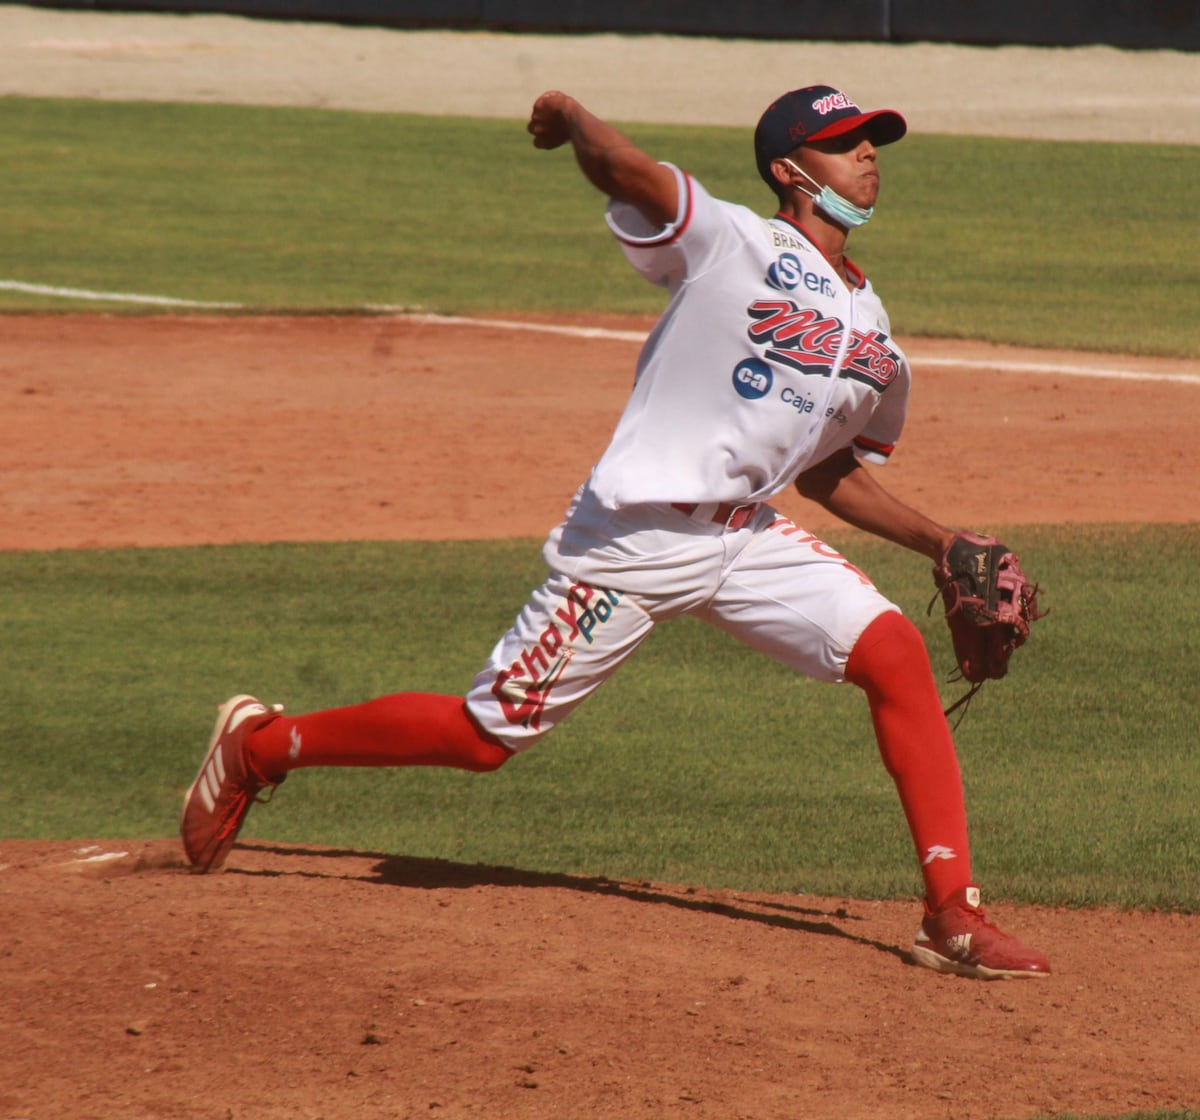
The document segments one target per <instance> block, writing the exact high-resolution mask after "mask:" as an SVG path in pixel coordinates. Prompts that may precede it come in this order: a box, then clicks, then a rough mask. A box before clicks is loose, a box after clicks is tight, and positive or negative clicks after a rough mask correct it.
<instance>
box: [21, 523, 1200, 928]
mask: <svg viewBox="0 0 1200 1120" xmlns="http://www.w3.org/2000/svg"><path fill="white" fill-rule="evenodd" d="M1009 536H1010V538H1011V540H1010V543H1012V544H1013V545H1014V547H1016V548H1018V549H1019V550H1020V551H1022V552H1023V553H1025V554H1026V555H1027V556H1030V557H1036V558H1037V575H1038V577H1039V579H1041V580H1043V582H1044V583H1045V585H1046V587H1047V588H1048V592H1047V601H1048V602H1049V603H1050V605H1051V606H1052V612H1051V614H1050V615H1049V617H1048V618H1047V619H1045V620H1044V621H1042V622H1040V623H1038V624H1037V625H1036V628H1035V637H1034V639H1033V640H1032V641H1031V642H1030V643H1029V645H1028V646H1026V647H1025V648H1024V649H1023V650H1021V651H1020V654H1019V656H1018V658H1017V659H1016V663H1015V665H1014V668H1013V670H1012V672H1011V673H1010V675H1009V677H1008V678H1007V679H1006V680H1005V681H1003V682H999V683H994V684H991V685H988V686H987V687H986V688H985V689H984V690H983V692H982V693H981V694H980V695H979V696H978V697H977V698H976V700H975V701H974V703H973V705H972V707H971V709H970V711H969V713H968V715H967V716H966V718H965V720H964V721H963V723H962V725H961V726H960V728H959V731H958V736H957V737H958V742H959V749H960V753H961V758H962V766H963V771H964V780H965V783H966V787H967V794H968V804H969V806H970V808H971V818H972V826H973V832H974V846H975V849H976V852H975V855H976V862H977V864H978V869H979V873H980V876H981V877H982V878H984V879H986V881H987V883H988V885H989V890H990V892H991V893H992V894H994V895H996V896H1003V897H1011V898H1014V899H1020V900H1023V901H1028V902H1041V903H1049V904H1066V905H1088V904H1109V905H1116V906H1121V907H1136V908H1144V907H1161V908H1165V909H1178V910H1184V911H1189V912H1194V911H1195V910H1196V909H1197V908H1198V906H1200V875H1198V874H1197V872H1198V871H1200V819H1198V818H1197V815H1196V813H1195V811H1194V807H1195V805H1196V804H1197V803H1198V802H1200V772H1197V769H1196V767H1195V766H1194V765H1193V764H1192V760H1191V754H1192V742H1193V735H1192V731H1193V729H1194V727H1195V726H1196V725H1197V723H1198V722H1200V697H1198V696H1197V694H1196V692H1195V690H1194V689H1189V688H1186V687H1183V680H1184V678H1185V677H1186V675H1187V674H1186V668H1185V667H1186V666H1188V665H1194V664H1195V663H1196V657H1197V653H1198V649H1197V642H1196V637H1195V632H1194V627H1193V625H1192V618H1193V617H1194V611H1193V610H1192V604H1193V603H1194V588H1195V584H1194V580H1193V579H1192V577H1191V576H1190V571H1191V568H1192V566H1193V564H1194V559H1195V556H1196V554H1197V550H1198V549H1200V527H1198V526H1195V525H1192V526H1173V527H1157V528H1136V529H1132V528H1121V527H1099V528H1091V529H1086V530H1072V531H1071V532H1069V533H1065V532H1059V531H1057V530H1053V529H1046V528H1026V529H1020V528H1015V527H1014V528H1013V530H1012V532H1011V533H1010V534H1009ZM834 539H835V541H836V542H837V543H838V544H839V545H841V547H842V548H843V549H844V550H845V551H846V552H847V554H848V555H850V556H851V557H852V558H854V559H855V560H857V561H861V563H862V565H864V566H865V567H866V568H867V570H869V571H870V572H871V573H872V574H873V575H874V576H875V578H876V579H877V581H878V582H879V583H880V585H881V586H882V587H883V588H884V589H885V590H886V591H887V592H888V593H889V594H891V595H892V596H894V597H895V599H896V601H897V602H898V603H900V604H901V605H902V606H903V607H904V608H905V610H906V611H907V612H908V613H909V614H910V616H912V617H914V618H915V619H917V620H918V621H919V622H920V624H921V625H922V627H923V628H924V631H925V633H926V638H927V641H928V643H929V645H930V648H931V650H932V651H933V655H934V659H935V663H936V664H939V665H941V666H945V667H948V666H949V665H950V664H951V657H950V650H949V639H948V636H947V635H946V633H945V626H944V623H942V621H941V619H940V617H937V615H936V612H935V615H934V617H932V618H929V617H926V615H925V613H924V608H925V606H926V604H927V602H928V598H929V589H928V587H927V584H928V572H927V571H926V565H925V564H924V563H923V562H921V561H920V560H918V559H916V558H911V557H908V556H906V555H904V554H900V553H898V552H897V551H896V550H895V549H892V548H889V547H888V546H886V545H882V544H879V543H877V542H874V541H871V540H870V539H868V538H865V537H862V536H860V535H858V534H855V533H851V532H848V533H846V534H845V535H844V539H839V538H838V537H836V536H835V537H834ZM538 551H539V550H538V548H537V542H534V541H515V542H511V543H504V544H492V543H455V544H440V545H429V544H382V543H360V544H328V545H270V546H255V547H250V546H237V547H224V548H216V547H214V548H202V549H164V550H134V551H112V552H105V551H99V552H53V553H0V617H3V618H4V620H5V633H6V639H5V653H4V662H5V665H4V673H3V676H2V678H0V699H2V701H3V707H4V710H5V711H6V712H8V713H10V715H9V729H8V734H7V736H6V740H5V746H4V753H5V756H6V759H5V766H6V774H7V780H6V782H5V783H4V785H3V787H0V818H2V819H3V820H4V822H5V829H4V831H5V834H6V835H8V836H12V837H44V836H51V837H73V836H136V837H151V836H159V835H169V834H171V833H172V832H173V831H174V828H175V826H176V814H177V811H178V807H179V800H180V797H181V795H182V793H183V791H184V789H186V787H187V785H188V784H189V783H190V781H191V779H192V777H193V774H194V768H195V766H196V765H197V764H198V753H199V752H200V750H201V749H202V746H203V743H204V740H205V738H206V736H207V732H208V728H209V726H210V723H211V719H212V715H213V711H214V707H215V705H216V704H217V703H218V702H220V701H221V700H223V699H224V698H225V697H226V696H227V695H231V694H233V693H234V692H238V691H251V692H255V693H256V694H258V695H261V696H263V697H264V698H265V699H270V700H278V701H281V702H284V703H285V704H286V705H287V706H288V707H289V708H290V709H292V710H294V711H306V710H313V709H316V708H324V707H329V706H334V705H340V704H345V703H352V702H357V701H361V700H366V699H369V698H371V697H372V696H375V695H380V694H383V693H387V692H393V691H403V690H410V689H419V690H430V691H443V692H452V693H459V692H461V691H462V690H464V689H465V688H466V686H467V685H468V684H469V683H470V680H471V678H472V677H473V675H474V673H475V671H476V670H477V669H478V668H479V667H480V665H481V664H482V661H483V659H484V658H485V657H486V655H487V652H488V651H489V650H490V648H491V645H492V643H493V642H494V641H495V639H496V637H498V636H499V634H500V633H501V632H502V631H503V630H504V629H505V628H506V627H507V625H508V624H509V622H510V621H511V619H512V616H513V614H514V613H515V611H516V610H517V608H518V607H520V606H521V604H522V603H523V602H524V599H525V596H526V594H527V592H528V590H529V589H530V588H531V587H532V586H534V585H535V584H536V583H538V582H540V579H541V574H542V573H541V570H540V560H539V555H538ZM1130 557H1136V558H1137V560H1136V563H1133V562H1131V561H1130V560H1129V559H1128V558H1130ZM1150 588H1154V594H1153V595H1151V594H1149V589H1150ZM1165 667H1175V668H1174V671H1164V668H1165ZM961 691H962V688H961V686H958V685H949V684H948V685H947V686H946V688H945V698H946V699H947V700H950V699H953V698H954V697H955V696H957V695H959V694H961ZM800 729H803V730H800ZM631 821H636V826H633V825H631V824H630V822H631ZM246 835H247V836H266V837H271V838H273V839H277V840H293V841H310V842H321V843H325V844H331V845H349V846H353V847H364V848H368V849H371V850H383V851H403V852H405V853H408V854H410V855H424V856H441V857H445V858H453V859H457V860H461V861H465V862H468V863H472V862H486V863H499V864H503V865H513V866H520V867H522V868H527V869H531V870H542V871H566V870H573V871H579V872H584V873H595V874H611V875H623V876H633V877H638V876H641V877H650V878H658V879H665V880H670V881H682V882H698V883H704V884H707V885H712V886H729V887H739V888H742V889H759V890H772V891H808V892H815V893H823V894H848V895H853V896H859V897H903V896H909V895H911V894H913V893H916V892H918V890H919V882H918V880H917V878H916V875H915V869H914V867H913V860H912V857H911V852H910V851H909V841H908V838H907V832H906V831H905V828H904V822H903V818H902V816H901V814H900V810H899V804H898V801H897V799H896V795H895V792H894V790H893V788H892V785H891V782H890V780H889V779H888V777H887V775H886V773H885V772H884V770H883V767H882V765H881V764H880V762H879V759H878V756H877V753H876V750H875V747H874V742H873V738H872V735H871V729H870V723H869V720H868V717H867V713H866V706H865V704H863V703H862V700H861V697H860V696H859V694H858V692H857V690H856V689H853V688H849V687H846V688H836V687H832V686H827V685H820V684H816V683H814V682H811V681H808V680H805V679H801V678H796V677H795V676H794V675H792V674H791V673H789V672H788V671H786V670H784V669H783V668H781V667H779V666H777V665H775V664H773V663H771V662H769V661H766V660H765V659H763V658H761V657H760V656H758V655H755V654H752V653H749V652H748V651H746V650H744V649H743V648H741V647H740V646H738V645H736V644H734V643H733V642H731V641H730V640H729V639H727V638H725V637H724V636H723V635H721V634H719V633H717V632H715V631H713V630H711V629H710V628H708V627H705V626H703V625H702V624H700V623H694V622H692V621H690V620H682V621H680V622H676V623H671V624H669V625H667V626H664V627H660V628H659V630H658V631H656V633H655V634H654V636H653V637H652V638H651V641H650V642H649V644H648V646H647V647H646V648H645V649H643V650H642V651H641V652H640V653H639V654H638V655H637V657H636V659H635V661H634V662H633V663H632V664H631V665H630V666H628V667H627V668H626V669H625V670H624V671H623V672H622V673H621V674H618V676H617V677H616V678H615V679H614V680H613V681H612V682H610V683H609V684H608V685H607V686H606V687H605V689H604V690H602V691H601V693H600V694H599V695H598V696H597V697H596V698H595V699H594V700H593V701H591V703H590V704H588V705H586V706H585V707H584V708H583V709H582V710H581V711H580V712H579V713H577V714H576V715H575V716H574V717H572V719H571V720H570V721H568V722H567V723H566V724H565V725H564V726H563V727H562V728H561V729H559V731H557V732H556V733H555V735H554V736H553V737H552V738H551V739H550V740H549V741H548V742H547V743H546V744H543V745H542V746H540V747H539V748H538V749H537V750H534V751H531V752H529V753H528V754H526V755H523V756H521V757H519V758H517V759H516V760H514V761H513V762H511V763H510V764H509V765H508V766H506V767H505V768H504V769H502V770H501V771H499V772H498V773H496V774H494V775H487V776H474V775H468V774H463V773H460V772H457V771H440V770H419V771H413V770H404V771H385V772H379V771H369V772H368V771H355V770H344V771H343V770H336V771H322V772H306V773H300V774H297V775H296V776H295V777H294V778H293V779H292V780H291V781H290V782H289V784H288V785H287V786H286V788H285V789H284V790H283V791H281V793H280V796H279V797H278V799H277V800H276V802H275V803H274V805H273V806H272V807H271V808H270V809H267V810H262V811H258V812H256V813H255V814H253V815H252V816H251V818H250V821H249V824H248V827H247V832H246Z"/></svg>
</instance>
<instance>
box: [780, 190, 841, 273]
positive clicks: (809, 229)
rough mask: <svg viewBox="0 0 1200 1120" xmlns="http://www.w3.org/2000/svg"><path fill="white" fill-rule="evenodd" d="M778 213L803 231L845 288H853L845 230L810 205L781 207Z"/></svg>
mask: <svg viewBox="0 0 1200 1120" xmlns="http://www.w3.org/2000/svg"><path fill="white" fill-rule="evenodd" d="M779 212H780V213H781V214H783V215H784V216H785V217H787V218H790V219H791V220H792V221H793V222H795V224H796V225H798V226H799V227H800V228H801V229H802V230H803V231H804V234H805V236H806V237H807V238H808V239H809V240H810V241H811V242H812V243H813V244H814V245H815V246H816V247H817V248H818V249H820V250H821V253H822V254H823V255H824V257H825V259H826V260H827V261H828V262H829V265H830V267H831V268H832V269H833V270H834V272H836V273H837V274H838V275H839V276H840V277H841V278H842V280H843V282H844V283H845V284H846V286H847V287H849V288H853V287H854V286H855V281H856V278H855V277H854V276H852V275H851V274H850V272H849V271H848V270H847V267H846V265H847V261H846V241H847V233H846V230H844V229H843V228H842V227H841V226H839V225H838V224H837V223H836V222H834V221H833V220H832V219H831V218H828V217H826V216H825V215H824V214H822V213H821V211H820V210H818V209H816V207H814V206H813V205H812V204H811V203H809V204H808V205H805V206H801V205H792V206H791V207H781V208H780V211H779Z"/></svg>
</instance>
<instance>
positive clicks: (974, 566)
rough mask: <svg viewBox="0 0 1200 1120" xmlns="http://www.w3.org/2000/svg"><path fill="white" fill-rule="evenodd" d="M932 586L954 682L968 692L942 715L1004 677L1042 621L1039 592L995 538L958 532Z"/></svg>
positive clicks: (1013, 557) (1016, 559)
mask: <svg viewBox="0 0 1200 1120" xmlns="http://www.w3.org/2000/svg"><path fill="white" fill-rule="evenodd" d="M933 582H934V583H935V584H936V585H937V589H938V593H937V594H935V595H934V597H933V599H932V601H931V602H930V604H929V610H930V611H931V612H932V610H933V604H934V603H936V602H937V600H938V596H939V595H940V596H941V599H942V603H943V605H944V606H945V608H946V623H947V625H948V626H949V627H950V637H951V640H952V641H953V643H954V656H955V659H956V660H957V662H958V674H959V675H958V676H956V677H954V678H952V679H954V680H966V681H969V682H970V683H971V685H972V688H971V691H970V692H968V693H967V694H966V695H965V696H963V697H962V698H961V699H960V700H959V701H957V702H956V703H955V704H953V705H952V706H951V707H950V708H948V709H947V710H946V714H947V715H949V714H950V713H951V712H953V711H954V710H955V709H956V708H958V707H960V706H961V705H963V704H965V703H967V702H968V701H969V700H970V699H971V697H973V696H974V695H975V693H976V692H978V691H979V689H980V687H981V686H982V685H983V683H984V681H988V680H998V679H999V678H1001V677H1003V676H1004V675H1005V674H1006V673H1007V672H1008V662H1009V658H1011V657H1012V655H1013V652H1014V651H1015V650H1016V649H1017V648H1018V647H1019V646H1022V645H1024V644H1025V641H1026V640H1027V639H1028V637H1029V626H1030V623H1032V622H1034V621H1036V620H1037V619H1039V618H1042V617H1043V616H1044V615H1045V613H1046V612H1045V611H1042V610H1040V609H1039V607H1038V594H1039V592H1040V590H1041V588H1040V587H1039V586H1038V585H1037V584H1035V583H1031V582H1030V581H1029V579H1028V578H1027V577H1026V575H1025V573H1024V572H1023V571H1022V570H1021V563H1020V560H1019V558H1018V557H1017V556H1016V555H1015V554H1014V553H1013V552H1011V551H1010V550H1009V548H1008V547H1007V545H1004V544H1001V543H1000V541H998V540H996V538H995V537H988V536H983V535H981V534H979V533H970V532H959V533H956V534H955V536H954V539H953V540H952V541H951V542H950V545H949V547H948V548H947V549H946V552H945V554H944V555H943V556H942V559H941V561H940V563H938V564H937V566H936V567H935V568H934V569H933Z"/></svg>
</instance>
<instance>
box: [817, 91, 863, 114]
mask: <svg viewBox="0 0 1200 1120" xmlns="http://www.w3.org/2000/svg"><path fill="white" fill-rule="evenodd" d="M857 108H858V106H857V105H855V104H854V102H853V101H851V100H850V98H848V97H847V96H846V95H845V94H844V93H830V94H827V95H826V96H825V97H818V98H817V99H816V101H814V102H813V109H815V110H816V111H817V112H818V113H820V114H821V116H823V117H824V116H828V115H829V114H830V113H832V112H834V111H835V110H837V109H857Z"/></svg>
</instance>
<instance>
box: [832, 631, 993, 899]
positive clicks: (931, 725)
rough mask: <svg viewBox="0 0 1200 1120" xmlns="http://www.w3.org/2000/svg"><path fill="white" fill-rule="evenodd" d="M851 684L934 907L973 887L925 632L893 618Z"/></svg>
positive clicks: (957, 785) (862, 650) (875, 636)
mask: <svg viewBox="0 0 1200 1120" xmlns="http://www.w3.org/2000/svg"><path fill="white" fill-rule="evenodd" d="M846 679H847V680H849V681H851V682H852V683H854V684H856V685H858V686H859V687H860V688H861V689H862V690H863V691H864V692H865V693H866V694H867V700H868V702H869V703H870V705H871V720H872V722H873V723H874V726H875V737H876V739H877V740H878V741H879V751H880V754H882V756H883V763H884V765H885V766H886V767H887V770H888V773H889V774H891V776H892V779H893V781H895V783H896V789H897V791H898V792H899V794H900V803H901V805H902V806H903V807H904V815H905V817H906V818H907V819H908V827H909V831H910V832H911V833H912V838H913V842H914V843H915V844H916V848H917V858H918V859H919V860H920V863H921V873H922V875H923V876H924V879H925V896H926V898H927V899H928V900H929V903H930V905H931V906H937V905H938V904H939V903H940V902H942V901H944V900H945V899H947V898H949V896H950V895H951V894H952V893H953V892H954V891H956V890H959V889H961V888H962V887H965V886H968V885H969V884H970V883H971V855H970V848H969V845H968V840H967V814H966V808H965V806H964V804H963V790H962V775H961V774H960V772H959V768H958V756H957V755H956V754H955V751H954V740H953V738H952V737H951V734H950V727H949V725H948V724H947V722H946V717H945V716H944V715H943V714H942V704H941V698H940V697H939V696H938V691H937V685H936V684H935V682H934V679H933V671H932V669H931V668H930V664H929V654H928V652H927V650H926V649H925V642H924V641H923V640H922V638H921V633H920V631H919V630H918V629H917V628H916V627H915V626H914V625H913V624H912V623H911V622H910V621H909V620H908V619H907V618H905V617H904V616H903V615H901V614H899V613H897V612H895V611H888V612H887V613H886V614H881V615H880V616H879V617H878V618H876V619H875V620H874V621H873V622H872V623H871V624H870V625H869V626H868V627H867V628H866V630H864V631H863V633H862V635H861V637H860V638H859V639H858V642H857V643H856V644H855V646H854V649H853V650H852V651H851V653H850V659H849V661H848V662H847V663H846Z"/></svg>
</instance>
